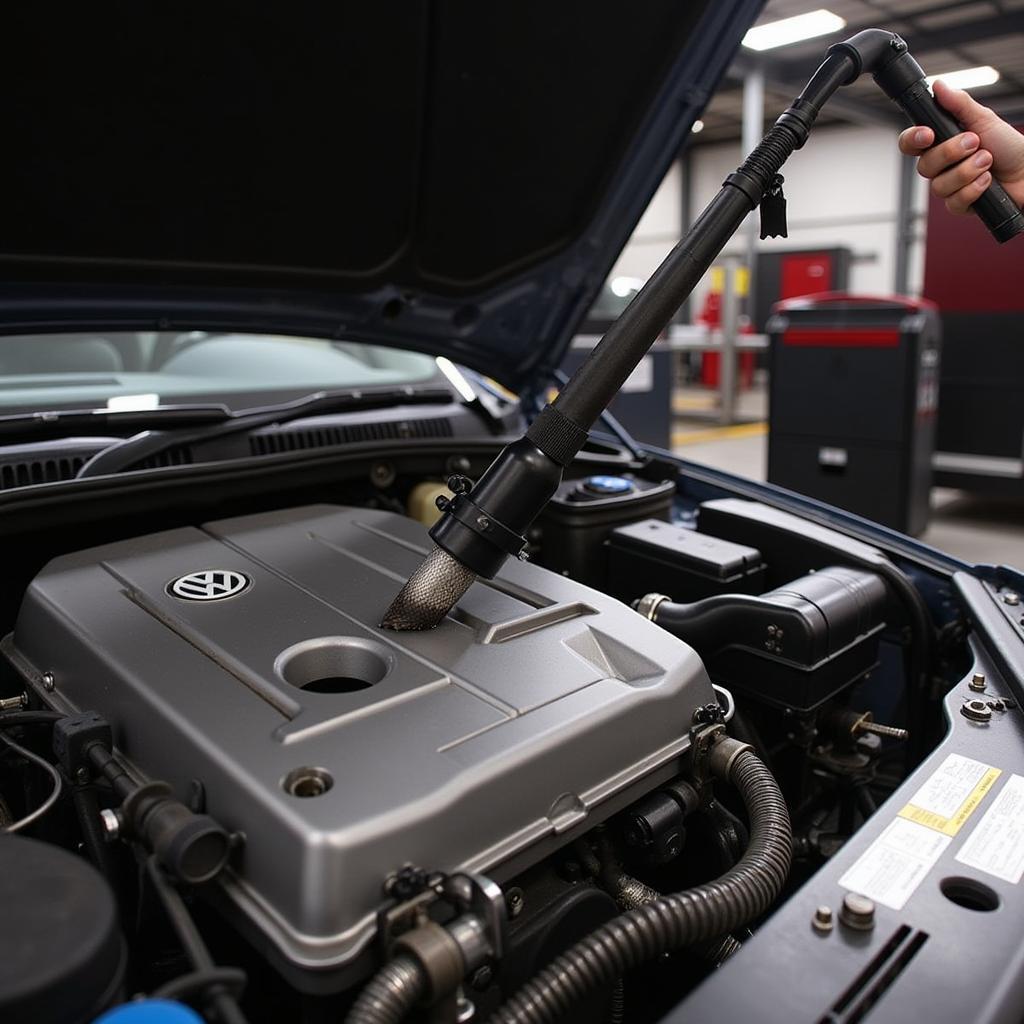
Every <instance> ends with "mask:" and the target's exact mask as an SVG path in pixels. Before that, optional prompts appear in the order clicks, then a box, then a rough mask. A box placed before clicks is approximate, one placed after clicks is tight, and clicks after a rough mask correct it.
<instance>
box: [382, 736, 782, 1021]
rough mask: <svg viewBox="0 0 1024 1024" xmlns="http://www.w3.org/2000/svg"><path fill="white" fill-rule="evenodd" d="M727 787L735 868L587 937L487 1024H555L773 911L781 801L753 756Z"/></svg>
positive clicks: (739, 764)
mask: <svg viewBox="0 0 1024 1024" xmlns="http://www.w3.org/2000/svg"><path fill="white" fill-rule="evenodd" d="M729 781H730V782H732V784H733V785H734V786H735V787H736V789H737V790H738V791H739V794H740V796H741V797H742V799H743V803H744V804H745V806H746V809H747V815H748V817H749V820H750V843H749V845H748V846H747V849H746V852H745V853H744V854H743V856H742V857H741V858H740V860H739V862H738V863H737V864H736V866H735V867H734V868H732V870H730V871H728V872H727V873H726V874H724V875H723V876H722V877H721V878H719V879H716V880H715V881H713V882H708V883H707V884H705V885H699V886H697V887H695V888H693V889H687V890H686V891H685V892H680V893H674V894H671V895H667V896H661V897H659V898H658V899H656V900H653V901H652V902H650V903H645V904H644V905H643V906H641V907H638V908H637V909H636V910H631V911H629V912H628V913H625V914H621V915H619V916H618V917H616V918H613V919H612V920H611V921H609V922H607V923H606V924H604V925H602V926H601V927H600V928H598V929H597V930H596V931H594V932H591V934H590V935H588V936H587V937H586V938H584V939H582V940H581V941H580V942H577V943H576V945H575V946H573V947H571V948H570V949H569V950H567V951H566V952H565V953H563V954H562V955H561V956H559V957H557V958H556V959H555V960H554V961H552V963H551V964H550V965H549V966H548V967H546V968H545V969H544V970H543V971H541V972H540V973H539V974H538V975H536V977H534V978H533V979H532V980H531V981H529V982H527V983H526V985H524V986H523V987H522V988H521V989H520V990H519V992H517V993H516V994H515V995H514V996H513V997H512V998H511V999H509V1000H508V1001H507V1002H506V1003H504V1004H503V1005H502V1006H500V1007H499V1008H498V1009H497V1011H495V1013H494V1014H493V1015H492V1016H491V1017H490V1018H488V1024H541V1022H548V1021H554V1020H557V1019H558V1018H559V1017H560V1016H561V1015H562V1014H563V1013H565V1012H566V1011H567V1010H569V1009H570V1008H571V1007H572V1006H573V1005H575V1004H577V1003H579V1001H580V1000H581V999H583V998H584V997H585V996H586V995H587V994H588V993H590V992H593V991H594V990H595V989H599V988H602V987H606V986H607V987H611V986H612V985H614V984H615V982H616V980H617V979H618V978H620V977H622V975H623V974H625V973H626V972H627V971H629V970H631V969H632V968H634V967H636V966H638V965H639V964H642V963H646V962H649V961H651V960H653V959H655V958H656V957H658V956H660V955H661V954H662V953H666V952H668V951H670V950H674V949H678V948H680V947H681V946H689V945H693V944H694V943H698V942H704V941H707V940H708V939H711V938H713V937H714V936H717V935H723V934H725V933H726V932H731V931H733V930H734V929H736V928H739V927H740V926H742V925H744V924H747V923H748V922H750V921H752V920H753V919H755V918H756V917H758V916H759V915H760V914H762V913H764V911H766V910H767V909H768V907H770V906H771V904H772V903H773V901H774V900H775V899H776V897H777V896H778V895H779V893H780V891H781V890H782V886H783V884H784V883H785V881H786V877H787V875H788V874H789V865H790V860H791V857H792V830H791V828H790V824H789V814H788V813H787V811H786V804H785V801H784V800H783V798H782V794H781V793H780V792H779V787H778V785H777V784H776V782H775V779H774V778H773V777H772V775H771V773H770V772H769V771H768V769H767V768H766V767H765V766H764V765H763V764H762V763H761V761H760V759H759V758H758V757H757V756H756V755H755V754H753V753H752V752H751V751H744V752H743V753H741V754H739V755H738V756H737V757H736V759H735V760H734V761H733V762H732V770H731V772H730V778H729ZM389 1019H390V1018H389Z"/></svg>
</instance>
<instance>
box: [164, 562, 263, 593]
mask: <svg viewBox="0 0 1024 1024" xmlns="http://www.w3.org/2000/svg"><path fill="white" fill-rule="evenodd" d="M251 586H252V580H251V579H250V578H249V577H248V576H246V575H245V573H244V572H236V571H235V570H234V569H203V570H202V571H201V572H190V573H186V575H184V576H179V577H178V578H177V579H176V580H171V582H170V583H168V584H167V593H169V594H171V595H172V596H173V597H180V598H181V599H182V600H183V601H223V600H224V598H226V597H237V595H239V594H241V593H243V592H244V591H246V590H248V589H249V588H250V587H251Z"/></svg>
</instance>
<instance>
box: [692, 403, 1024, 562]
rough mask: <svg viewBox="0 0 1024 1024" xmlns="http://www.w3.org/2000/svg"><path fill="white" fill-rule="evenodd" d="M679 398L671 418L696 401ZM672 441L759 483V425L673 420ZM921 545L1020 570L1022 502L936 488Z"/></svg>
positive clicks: (762, 443)
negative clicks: (713, 423) (928, 545)
mask: <svg viewBox="0 0 1024 1024" xmlns="http://www.w3.org/2000/svg"><path fill="white" fill-rule="evenodd" d="M681 397H682V401H680V400H679V399H680V396H677V401H676V410H677V412H683V411H684V409H685V407H686V406H687V405H689V406H690V409H694V405H693V403H694V402H696V401H697V400H698V399H699V398H700V396H699V394H698V395H693V396H689V395H684V396H681ZM681 406H683V407H684V408H681ZM744 406H745V407H747V408H749V410H750V412H753V413H756V412H757V411H758V410H759V409H760V408H763V405H762V403H761V402H760V401H759V400H758V397H757V395H756V394H755V395H751V396H749V397H746V398H745V399H744V402H743V405H742V406H741V409H742V408H743V407H744ZM685 411H690V410H689V409H685ZM694 411H696V410H694ZM672 440H673V447H674V450H675V451H676V453H677V454H679V455H682V456H683V457H684V458H687V459H692V460H693V461H694V462H703V463H705V464H707V465H709V466H715V467H717V468H719V469H727V470H729V471H730V472H731V473H738V474H740V475H742V476H748V477H751V478H753V479H755V480H764V479H765V469H766V464H767V445H768V430H767V425H766V424H765V423H764V422H763V421H759V422H753V423H747V424H742V425H739V426H735V427H715V426H712V425H710V424H709V422H708V420H707V419H700V418H694V417H693V416H692V415H691V416H685V415H684V416H680V417H677V420H676V427H675V431H674V433H673V438H672ZM921 539H922V540H923V541H924V542H925V543H926V544H931V545H932V546H934V547H936V548H939V549H941V550H943V551H948V552H949V553H950V554H952V555H956V556H957V557H958V558H962V559H963V560H964V561H966V562H971V563H979V562H991V563H998V564H1003V565H1013V566H1016V567H1018V568H1021V569H1024V498H1022V499H1016V500H1011V499H994V498H984V497H979V496H976V495H971V494H968V493H967V492H965V491H952V490H948V489H946V488H941V487H937V488H935V489H934V490H933V491H932V518H931V523H930V525H929V527H928V530H927V531H926V532H925V533H924V535H923V536H922V537H921Z"/></svg>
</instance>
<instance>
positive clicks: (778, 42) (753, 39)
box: [743, 8, 846, 50]
mask: <svg viewBox="0 0 1024 1024" xmlns="http://www.w3.org/2000/svg"><path fill="white" fill-rule="evenodd" d="M845 25H846V22H845V21H844V20H843V19H842V18H840V17H839V15H838V14H833V13H832V12H831V11H826V10H825V9H824V8H819V9H818V10H816V11H808V12H807V13H806V14H798V15H796V17H794V18H783V19H782V20H781V21H769V22H768V23H767V24H765V25H758V26H756V27H755V28H752V29H751V30H750V31H749V32H748V33H747V34H746V35H745V36H744V37H743V45H744V46H745V47H747V49H748V50H773V49H775V47H776V46H788V45H789V44H790V43H799V42H800V41H801V40H804V39H813V38H814V37H815V36H825V35H828V34H829V32H838V31H839V30H840V29H841V28H843V27H844V26H845Z"/></svg>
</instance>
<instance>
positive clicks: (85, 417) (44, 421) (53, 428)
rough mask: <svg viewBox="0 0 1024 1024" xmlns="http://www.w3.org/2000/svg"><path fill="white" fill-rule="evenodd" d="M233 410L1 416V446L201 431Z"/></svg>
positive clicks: (196, 407) (213, 406) (191, 407)
mask: <svg viewBox="0 0 1024 1024" xmlns="http://www.w3.org/2000/svg"><path fill="white" fill-rule="evenodd" d="M231 415H232V413H231V410H230V409H228V407H227V406H226V405H222V404H220V403H219V402H218V403H210V404H188V405H161V406H158V407H157V408H155V409H44V410H38V411H35V412H21V413H13V414H11V415H8V416H0V444H4V443H14V442H16V441H17V440H18V439H21V438H24V439H26V440H36V439H37V438H38V437H40V435H42V436H44V437H48V436H51V435H52V436H66V435H67V434H68V433H69V432H77V431H80V430H84V431H85V432H87V433H92V432H95V431H96V430H100V429H103V428H109V429H110V430H111V431H115V432H120V431H123V430H125V429H126V428H127V429H129V430H131V429H133V428H134V429H138V428H139V427H150V426H153V425H154V424H155V423H159V424H160V425H161V426H163V425H164V424H166V425H167V426H173V427H175V428H180V427H201V426H209V425H210V424H214V423H223V422H224V421H225V420H228V419H230V418H231Z"/></svg>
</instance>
